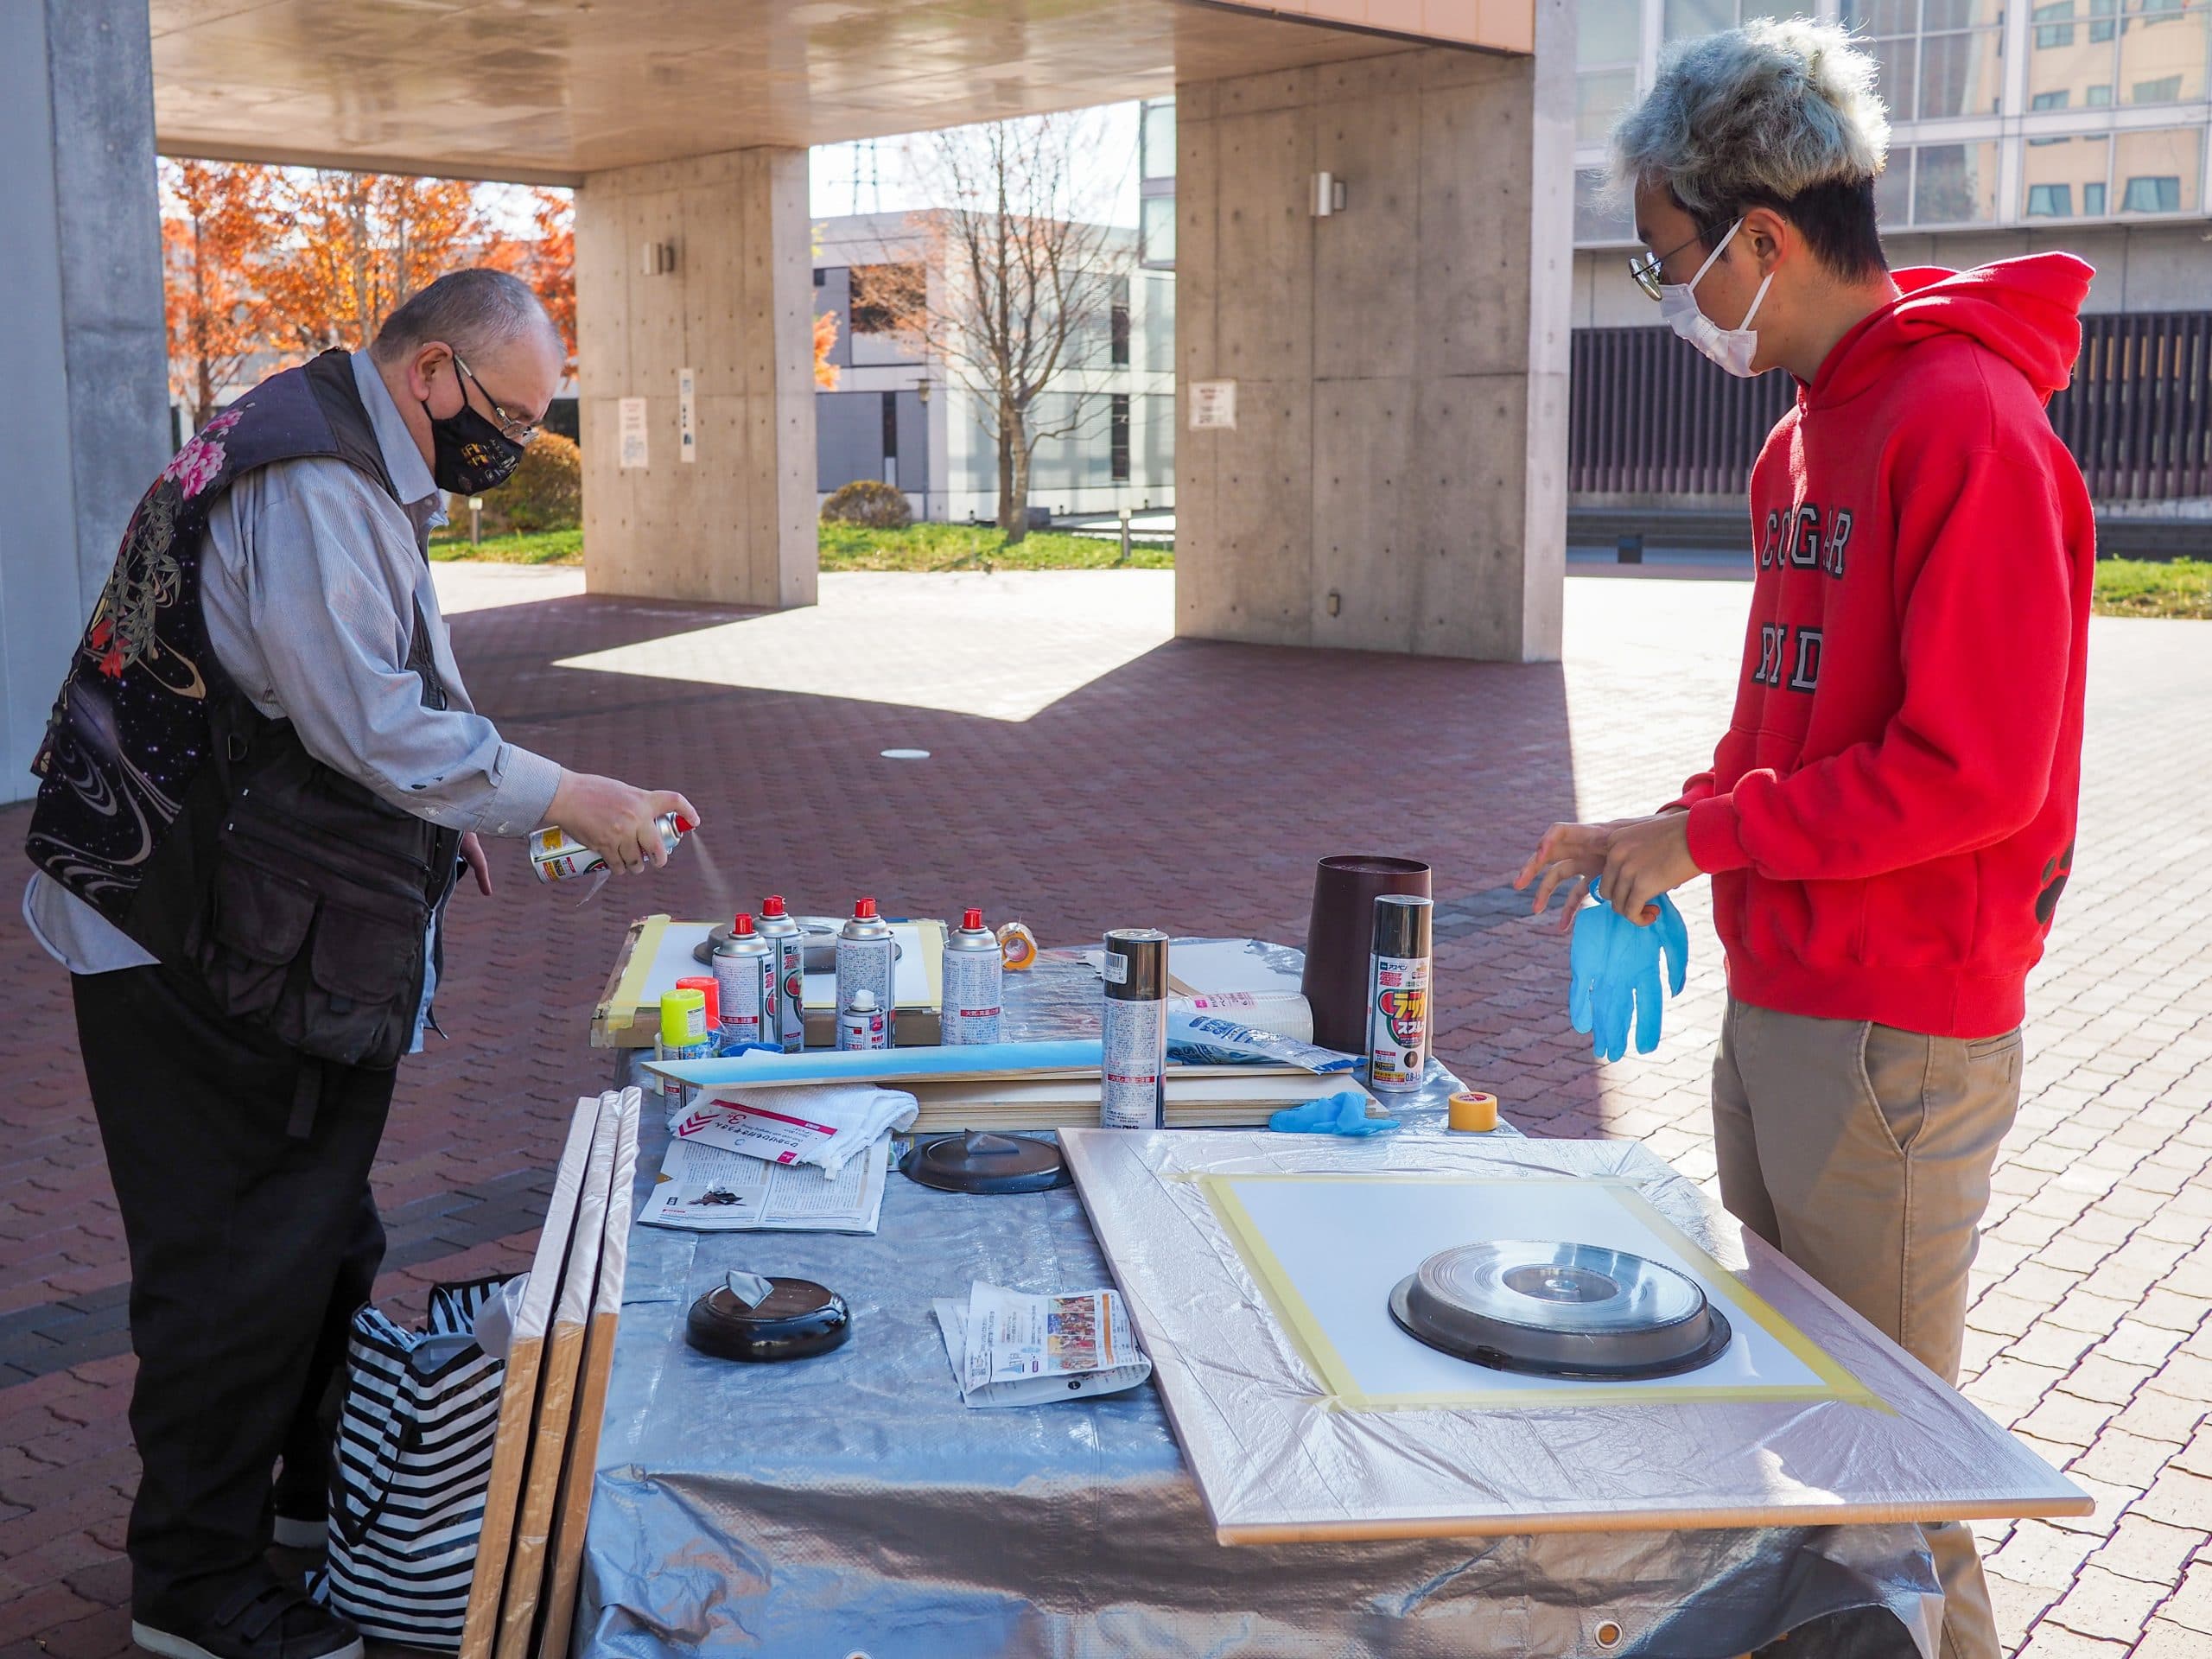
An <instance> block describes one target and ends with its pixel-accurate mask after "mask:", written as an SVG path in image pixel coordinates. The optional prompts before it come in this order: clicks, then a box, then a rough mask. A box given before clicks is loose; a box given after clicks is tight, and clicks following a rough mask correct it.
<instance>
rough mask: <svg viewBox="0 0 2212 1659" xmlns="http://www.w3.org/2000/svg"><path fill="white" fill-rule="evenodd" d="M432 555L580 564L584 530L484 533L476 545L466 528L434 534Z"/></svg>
mask: <svg viewBox="0 0 2212 1659" xmlns="http://www.w3.org/2000/svg"><path fill="white" fill-rule="evenodd" d="M430 556H431V557H432V558H433V559H489V560H492V561H493V562H494V563H499V564H582V563H583V562H584V533H583V531H581V530H546V531H538V532H537V533H536V534H535V535H528V536H525V535H520V534H517V535H513V536H486V537H485V538H484V539H483V541H482V542H481V543H480V544H478V545H477V546H474V547H471V546H470V545H469V543H468V532H467V531H465V530H464V531H462V532H461V534H460V536H458V537H442V538H433V539H432V541H431V543H430Z"/></svg>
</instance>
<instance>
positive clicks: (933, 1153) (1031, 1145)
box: [899, 1129, 1069, 1192]
mask: <svg viewBox="0 0 2212 1659" xmlns="http://www.w3.org/2000/svg"><path fill="white" fill-rule="evenodd" d="M899 1169H900V1170H901V1171H903V1172H904V1173H905V1174H906V1179H908V1180H910V1181H919V1182H920V1183H921V1184H922V1185H924V1186H934V1187H936V1188H938V1190H940V1191H941V1192H1044V1191H1045V1190H1046V1188H1048V1187H1054V1186H1065V1185H1067V1184H1068V1179H1069V1177H1068V1168H1067V1165H1066V1164H1065V1162H1063V1161H1062V1160H1061V1158H1060V1149H1059V1147H1058V1146H1056V1145H1055V1144H1054V1143H1053V1142H1052V1141H1038V1140H1033V1139H1032V1138H1031V1137H1030V1136H1028V1135H1000V1134H997V1133H995V1132H994V1131H992V1130H989V1129H970V1130H969V1131H968V1132H967V1133H966V1134H964V1135H939V1136H937V1137H936V1138H934V1139H932V1140H928V1141H921V1140H917V1141H915V1142H914V1144H913V1145H912V1147H910V1148H908V1150H907V1153H906V1156H905V1157H904V1158H902V1159H900V1160H899Z"/></svg>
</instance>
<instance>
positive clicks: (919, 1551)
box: [575, 952, 1941, 1659]
mask: <svg viewBox="0 0 2212 1659" xmlns="http://www.w3.org/2000/svg"><path fill="white" fill-rule="evenodd" d="M1293 959H1294V958H1293ZM1095 999H1096V981H1095V979H1091V978H1090V977H1089V976H1088V972H1087V970H1085V969H1082V968H1081V967H1080V965H1079V964H1077V963H1074V962H1073V961H1072V960H1071V958H1068V957H1065V956H1064V955H1062V954H1061V953H1057V952H1053V953H1047V957H1046V960H1045V961H1044V962H1042V963H1040V964H1039V970H1038V971H1036V972H1034V973H1033V974H1029V975H1009V976H1007V1004H1008V1009H1009V1013H1010V1014H1011V1015H1013V1016H1014V1030H1013V1032H1012V1033H1011V1034H1013V1035H1017V1036H1021V1037H1039V1036H1046V1035H1069V1034H1077V1033H1080V1032H1081V1030H1082V1026H1083V1022H1084V1020H1086V1019H1087V1020H1090V1023H1091V1025H1092V1027H1093V1028H1095V1025H1096V1015H1095ZM634 1066H635V1057H634V1056H632V1057H630V1058H629V1060H628V1062H627V1064H626V1071H627V1072H629V1073H631V1074H632V1075H634ZM1455 1086H1457V1085H1456V1084H1455V1083H1454V1082H1453V1080H1452V1078H1451V1077H1449V1074H1448V1073H1446V1072H1445V1071H1443V1070H1442V1068H1440V1067H1437V1066H1433V1065H1432V1068H1431V1076H1430V1083H1429V1087H1428V1088H1427V1089H1426V1090H1424V1091H1423V1092H1422V1094H1421V1096H1418V1097H1416V1098H1415V1100H1414V1103H1412V1104H1411V1105H1410V1106H1409V1107H1408V1108H1407V1109H1405V1110H1403V1111H1402V1113H1401V1115H1402V1116H1405V1117H1406V1119H1407V1128H1406V1129H1405V1130H1404V1131H1402V1133H1412V1134H1426V1133H1438V1132H1440V1120H1441V1117H1442V1109H1441V1108H1442V1101H1443V1097H1444V1096H1445V1094H1446V1093H1447V1092H1448V1091H1449V1090H1450V1089H1451V1088H1452V1087H1455ZM1392 1107H1393V1110H1394V1111H1397V1110H1399V1107H1398V1103H1395V1102H1393V1103H1392ZM647 1119H648V1121H647V1122H646V1123H645V1125H643V1126H642V1132H641V1135H640V1146H639V1182H640V1189H641V1201H642V1192H643V1190H645V1189H647V1188H649V1187H650V1185H651V1183H652V1179H653V1174H654V1172H656V1171H657V1170H658V1166H659V1162H660V1158H661V1154H662V1152H663V1150H664V1147H665V1144H666V1139H667V1136H666V1132H665V1129H664V1127H663V1126H662V1125H661V1124H660V1123H659V1122H658V1121H657V1119H656V1117H655V1115H654V1114H653V1113H652V1109H651V1104H650V1101H649V1103H648V1111H647ZM732 1268H746V1269H748V1270H750V1271H753V1272H758V1273H762V1274H786V1275H798V1276H800V1277H804V1278H811V1279H816V1280H819V1281H821V1282H823V1283H824V1284H826V1285H828V1286H829V1287H831V1288H833V1289H834V1290H836V1291H837V1292H838V1293H839V1294H841V1295H842V1296H843V1297H844V1298H845V1299H846V1300H847V1302H848V1303H849V1305H850V1306H851V1308H852V1311H853V1320H854V1331H853V1337H852V1339H851V1341H850V1342H849V1343H848V1344H846V1345H845V1346H844V1347H843V1348H842V1349H840V1350H838V1351H836V1352H835V1353H831V1354H828V1355H825V1356H823V1357H818V1358H815V1359H810V1360H803V1361H798V1362H795V1363H789V1364H785V1365H760V1366H746V1365H737V1364H732V1363H728V1362H725V1361H721V1360H715V1359H709V1358H707V1357H704V1356H702V1355H700V1354H697V1353H695V1352H693V1351H691V1350H690V1348H689V1347H687V1346H686V1345H685V1344H684V1342H683V1319H684V1315H685V1313H686V1312H687V1310H688V1309H689V1308H690V1304H691V1302H692V1301H693V1300H695V1299H696V1298H697V1297H698V1296H700V1295H702V1294H704V1293H705V1292H706V1291H708V1290H709V1289H710V1288H712V1287H715V1286H716V1285H719V1284H720V1283H721V1282H722V1280H723V1277H724V1275H725V1274H727V1273H728V1272H729V1271H730V1269H732ZM978 1279H981V1280H986V1281H990V1282H992V1283H995V1284H999V1285H1004V1286H1007V1287H1012V1288H1014V1289H1019V1290H1033V1291H1043V1290H1055V1289H1083V1288H1088V1287H1094V1286H1098V1285H1103V1284H1107V1283H1109V1282H1110V1280H1109V1277H1108V1274H1107V1269H1106V1267H1105V1264H1104V1262H1103V1258H1102V1257H1101V1255H1100V1254H1099V1250H1098V1246H1097V1243H1096V1240H1095V1239H1094V1238H1093V1236H1092V1235H1091V1230H1090V1225H1089V1224H1088V1223H1087V1222H1086V1220H1085V1219H1084V1213H1083V1210H1082V1207H1081V1205H1079V1204H1078V1202H1077V1198H1076V1195H1075V1193H1074V1192H1073V1191H1072V1190H1071V1189H1061V1190H1058V1191H1055V1192H1044V1193H1033V1194H1028V1195H1025V1196H1020V1197H1013V1198H973V1197H964V1196H960V1195H956V1194H952V1193H944V1192H933V1191H931V1190H929V1189H926V1188H924V1187H919V1186H917V1185H914V1184H912V1182H909V1181H907V1180H906V1179H903V1178H902V1177H900V1176H899V1175H897V1174H895V1173H894V1174H893V1177H892V1180H891V1186H890V1190H889V1192H887V1195H886V1198H885V1200H884V1206H883V1217H882V1226H881V1230H880V1232H879V1233H878V1235H877V1236H874V1237H872V1238H854V1237H845V1236H831V1235H822V1234H781V1235H773V1234H769V1235H760V1234H753V1235H748V1234H742V1233H737V1234H697V1233H685V1232H677V1231H672V1230H664V1229H658V1228H639V1229H638V1230H637V1231H636V1232H635V1234H634V1235H633V1236H632V1247H631V1257H630V1269H629V1278H628V1281H627V1285H626V1289H625V1292H624V1295H623V1309H622V1323H621V1330H620V1337H619V1338H618V1342H617V1345H616V1351H615V1361H614V1373H613V1382H612V1386H611V1388H610V1390H609V1395H608V1399H607V1419H606V1427H605V1432H604V1434H603V1437H602V1439H601V1446H600V1467H599V1475H598V1485H597V1490H596V1491H595V1494H594V1497H593V1501H592V1512H591V1524H590V1529H589V1535H588V1540H587V1543H586V1548H585V1559H584V1573H583V1590H582V1606H581V1607H580V1609H579V1611H578V1617H577V1636H576V1648H575V1651H576V1652H577V1653H579V1654H591V1655H602V1654H604V1655H614V1656H635V1659H646V1656H663V1655H677V1654H691V1653H702V1652H703V1653H709V1654H758V1655H764V1656H791V1659H847V1656H866V1659H986V1656H1021V1659H1106V1656H1116V1659H1120V1656H1140V1655H1143V1656H1152V1655H1185V1654H1187V1655H1204V1656H1209V1659H1232V1656H1234V1659H1307V1656H1311V1659H1324V1656H1325V1659H1350V1656H1365V1655H1376V1656H1383V1655H1389V1656H1432V1655H1433V1656H1438V1659H1443V1656H1450V1659H1481V1656H1491V1655H1496V1656H1507V1655H1511V1656H1523V1655H1559V1656H1587V1659H1611V1656H1613V1655H1620V1654H1630V1653H1635V1654H1644V1655H1663V1656H1669V1659H1726V1656H1731V1655H1735V1654H1740V1653H1744V1652H1745V1651H1747V1650H1748V1649H1753V1648H1756V1647H1758V1646H1760V1645H1762V1644H1764V1643H1766V1642H1768V1641H1770V1640H1772V1639H1773V1638H1774V1637H1777V1636H1780V1635H1782V1634H1783V1633H1784V1632H1786V1631H1789V1630H1795V1629H1797V1628H1799V1627H1801V1626H1804V1625H1807V1624H1809V1623H1811V1622H1813V1621H1815V1620H1819V1619H1821V1618H1823V1616H1825V1615H1829V1614H1834V1613H1840V1612H1843V1611H1847V1610H1853V1609H1887V1610H1888V1611H1890V1612H1891V1613H1893V1614H1894V1615H1895V1616H1896V1620H1897V1623H1896V1624H1891V1622H1890V1621H1888V1620H1886V1619H1885V1620H1881V1621H1880V1624H1881V1625H1882V1626H1884V1627H1885V1628H1887V1629H1888V1630H1891V1633H1892V1635H1893V1637H1894V1642H1893V1643H1892V1645H1893V1646H1894V1648H1895V1649H1896V1650H1897V1652H1899V1653H1904V1652H1910V1651H1911V1650H1912V1648H1914V1647H1916V1648H1917V1649H1918V1650H1919V1652H1920V1653H1921V1654H1922V1656H1923V1659H1933V1655H1934V1652H1935V1640H1934V1631H1935V1626H1936V1618H1937V1617H1938V1615H1939V1612H1940V1608H1941V1602H1940V1599H1939V1592H1938V1591H1937V1588H1936V1581H1935V1577H1934V1574H1933V1572H1932V1570H1931V1568H1930V1566H1929V1560H1928V1557H1927V1554H1926V1553H1925V1551H1924V1550H1923V1548H1922V1546H1921V1542H1920V1538H1919V1535H1918V1532H1917V1530H1916V1529H1913V1528H1910V1527H1821V1528H1806V1529H1759V1530H1748V1531H1745V1530H1737V1531H1696V1532H1672V1533H1663V1532H1662V1533H1649V1532H1636V1533H1628V1532H1624V1533H1613V1534H1605V1533H1589V1534H1552V1535H1532V1536H1516V1537H1511V1538H1504V1539H1472V1540H1468V1539H1463V1540H1421V1541H1405V1542H1389V1543H1362V1544H1308V1545H1270V1546H1259V1547H1239V1548H1228V1547H1224V1546H1223V1545H1221V1544H1219V1543H1217V1542H1216V1541H1215V1538H1214V1531H1213V1527H1212V1524H1211V1521H1210V1520H1209V1519H1208V1517H1207V1516H1206V1513H1205V1508H1204V1506H1203V1505H1202V1504H1201V1503H1200V1502H1199V1499H1198V1491H1197V1488H1196V1487H1195V1486H1194V1485H1193V1484H1192V1480H1191V1478H1190V1476H1189V1473H1188V1472H1187V1471H1186V1469H1185V1465H1184V1461H1183V1459H1182V1456H1181V1454H1180V1452H1179V1451H1178V1449H1177V1446H1176V1444H1175V1440H1174V1437H1173V1434H1172V1433H1170V1432H1169V1429H1168V1426H1167V1421H1166V1415H1165V1414H1164V1412H1163V1410H1162V1408H1161V1406H1160V1398H1159V1395H1158V1394H1157V1393H1156V1392H1155V1390H1154V1388H1153V1387H1152V1386H1151V1385H1149V1384H1147V1386H1146V1387H1144V1388H1142V1389H1136V1390H1134V1391H1132V1392H1130V1393H1128V1394H1122V1395H1111V1396H1108V1397H1104V1398H1096V1399H1085V1400H1073V1401H1069V1402H1065V1403H1062V1404H1058V1405H1052V1406H1039V1407H1031V1408H1012V1409H1002V1410H983V1411H973V1410H969V1409H968V1408H966V1407H964V1406H963V1404H962V1403H961V1401H960V1396H959V1393H958V1390H957V1389H956V1387H955V1386H954V1383H953V1376H952V1372H951V1369H950V1364H949V1363H948V1362H947V1360H946V1357H945V1352H944V1342H943V1339H942V1338H941V1337H940V1335H939V1333H938V1326H937V1324H936V1321H935V1319H933V1317H932V1316H931V1312H930V1300H931V1298H932V1297H938V1296H950V1297H958V1298H964V1297H965V1296H966V1294H967V1291H968V1287H969V1282H970V1281H974V1280H978ZM1908 1632H1910V1635H1909V1637H1908V1635H1907V1633H1908ZM1887 1650H1888V1649H1885V1647H1884V1646H1882V1645H1874V1646H1871V1647H1865V1648H1857V1649H1853V1651H1854V1653H1856V1654H1860V1655H1872V1654H1876V1653H1881V1652H1885V1651H1887ZM1791 1654H1792V1659H1799V1656H1801V1655H1802V1656H1803V1659H1819V1656H1820V1654H1821V1648H1820V1647H1819V1646H1818V1645H1815V1644H1813V1643H1792V1646H1791Z"/></svg>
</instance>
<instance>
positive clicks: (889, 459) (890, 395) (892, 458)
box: [883, 391, 899, 490]
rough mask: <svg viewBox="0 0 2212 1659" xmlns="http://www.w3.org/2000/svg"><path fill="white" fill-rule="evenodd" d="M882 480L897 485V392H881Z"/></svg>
mask: <svg viewBox="0 0 2212 1659" xmlns="http://www.w3.org/2000/svg"><path fill="white" fill-rule="evenodd" d="M883 481H884V482H885V483H887V484H888V485H890V486H891V487H892V488H893V489H894V490H895V489H897V488H898V487H899V394H898V393H897V392H895V391H887V392H885V393H884V394H883Z"/></svg>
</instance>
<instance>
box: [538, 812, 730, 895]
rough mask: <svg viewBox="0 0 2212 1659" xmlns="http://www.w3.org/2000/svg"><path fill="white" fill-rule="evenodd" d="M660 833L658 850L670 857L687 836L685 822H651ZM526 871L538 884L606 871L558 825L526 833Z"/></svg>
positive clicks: (664, 818)
mask: <svg viewBox="0 0 2212 1659" xmlns="http://www.w3.org/2000/svg"><path fill="white" fill-rule="evenodd" d="M653 827H654V828H655V829H658V830H659V831H660V844H661V850H662V851H664V852H666V853H670V854H673V853H674V852H675V851H676V843H677V842H679V841H681V840H683V837H684V836H688V835H690V833H691V823H690V819H688V818H682V817H677V815H676V814H675V813H673V812H664V813H662V814H661V815H660V817H657V818H655V819H654V820H653ZM530 868H531V871H532V873H533V874H536V875H537V879H538V880H541V881H567V880H572V879H573V878H575V877H576V876H579V875H591V874H595V873H596V872H598V871H601V870H603V869H605V868H607V861H606V860H605V859H603V858H601V856H600V855H598V854H597V853H594V851H592V849H590V848H588V847H587V846H585V845H584V844H583V842H581V841H578V840H577V839H576V838H575V836H571V835H570V834H569V832H568V831H567V830H565V829H562V828H561V827H560V826H559V825H558V824H550V823H549V824H547V825H546V826H545V828H543V829H533V830H531V832H530Z"/></svg>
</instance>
